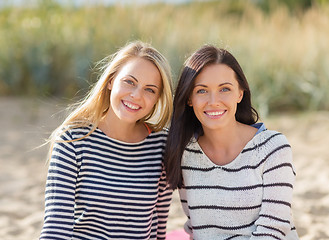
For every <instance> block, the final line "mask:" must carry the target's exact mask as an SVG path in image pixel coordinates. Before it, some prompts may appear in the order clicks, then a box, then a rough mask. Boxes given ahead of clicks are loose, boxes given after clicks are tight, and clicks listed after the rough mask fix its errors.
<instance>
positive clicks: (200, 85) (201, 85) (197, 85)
mask: <svg viewBox="0 0 329 240" xmlns="http://www.w3.org/2000/svg"><path fill="white" fill-rule="evenodd" d="M226 84H229V85H232V86H233V84H232V83H230V82H224V83H221V84H219V85H218V87H221V86H223V85H226ZM194 87H208V86H207V85H204V84H196V85H195V86H194Z"/></svg>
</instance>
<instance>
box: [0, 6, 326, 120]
mask: <svg viewBox="0 0 329 240" xmlns="http://www.w3.org/2000/svg"><path fill="white" fill-rule="evenodd" d="M40 2H42V3H41V4H40V5H38V6H37V7H30V8H23V7H21V8H18V7H15V8H12V7H11V8H8V7H7V8H2V9H0V49H1V51H0V95H26V96H41V97H49V96H54V95H55V96H60V97H66V98H72V97H73V96H75V95H76V93H77V92H78V91H80V94H83V93H85V92H86V90H88V88H89V85H90V84H91V83H93V82H95V80H96V78H97V74H95V71H94V69H93V67H94V66H95V63H96V61H99V60H101V59H102V58H104V57H106V56H107V55H109V54H112V53H113V52H114V51H116V50H117V49H118V48H119V47H121V46H123V45H124V44H125V43H127V42H129V41H132V40H135V39H141V40H143V41H147V42H151V43H152V44H153V46H155V47H156V48H157V49H159V50H160V51H161V52H162V53H163V54H164V55H165V56H166V57H167V58H168V59H169V61H170V63H171V66H172V70H173V74H174V79H175V81H177V76H178V75H179V72H180V69H181V66H182V63H183V62H184V60H185V58H186V56H187V55H189V54H190V53H191V52H193V51H194V50H196V49H197V48H199V47H200V46H201V45H203V44H205V43H212V44H216V45H217V46H219V47H224V48H227V49H228V50H230V51H231V52H232V53H233V54H234V55H235V56H236V57H237V59H238V60H239V62H240V63H241V65H242V68H243V69H244V71H245V73H246V76H247V79H248V80H249V82H250V86H251V89H252V93H253V102H254V105H255V107H256V108H257V109H259V110H260V112H261V114H262V115H264V114H267V113H269V112H271V113H276V112H281V111H303V110H329V41H328V39H329V5H328V1H325V0H319V1H307V0H303V1H294V0H290V1H282V0H281V1H279V0H278V1H275V4H273V2H274V1H238V0H231V1H225V0H222V1H209V2H204V3H201V2H192V3H189V4H182V5H167V4H151V5H125V6H122V5H115V6H110V7H104V6H93V7H90V6H89V7H83V8H73V7H63V6H59V5H57V4H54V3H53V2H52V1H49V0H48V1H40ZM266 2H271V3H272V5H271V6H269V5H268V4H265V3H266ZM282 2H284V3H285V4H283V3H282ZM299 3H300V5H298V4H299Z"/></svg>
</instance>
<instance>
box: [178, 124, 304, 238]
mask: <svg viewBox="0 0 329 240" xmlns="http://www.w3.org/2000/svg"><path fill="white" fill-rule="evenodd" d="M182 171H183V179H184V184H185V186H184V188H182V189H180V190H179V193H180V197H181V202H182V205H183V209H184V212H185V213H186V215H187V216H188V221H187V222H186V224H185V230H186V231H187V232H188V233H190V234H191V237H193V239H197V240H199V239H201V240H203V239H211V240H217V239H218V240H219V239H220V240H224V239H225V240H228V239H234V240H246V239H248V240H251V239H262V240H265V239H269V240H273V239H282V240H283V239H289V240H290V239H291V240H292V239H294V240H296V239H298V236H297V233H296V229H295V227H294V225H293V223H292V216H291V201H292V191H293V184H294V180H295V175H296V174H295V171H294V167H293V165H292V152H291V147H290V145H289V143H288V141H287V139H286V138H285V136H284V135H282V134H281V133H278V132H275V131H269V130H265V131H262V132H260V133H258V134H257V135H255V136H254V137H253V139H252V140H250V141H249V142H248V143H247V145H246V146H245V147H244V149H243V150H242V152H241V153H240V154H239V155H238V156H237V157H236V159H234V160H233V161H232V162H230V163H229V164H226V165H224V166H219V165H216V164H214V163H213V162H212V161H211V160H210V159H209V158H208V157H207V156H206V155H205V154H204V153H203V151H202V149H201V147H200V146H199V144H198V143H197V141H195V139H194V141H192V142H191V143H190V144H189V145H188V146H187V148H186V150H185V151H184V154H183V158H182Z"/></svg>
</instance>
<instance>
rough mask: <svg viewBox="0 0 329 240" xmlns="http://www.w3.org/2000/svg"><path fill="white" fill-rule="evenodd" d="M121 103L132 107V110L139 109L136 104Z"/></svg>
mask: <svg viewBox="0 0 329 240" xmlns="http://www.w3.org/2000/svg"><path fill="white" fill-rule="evenodd" d="M123 104H124V105H125V106H127V107H129V108H131V109H133V110H137V109H139V107H138V106H135V105H132V104H130V103H128V102H123Z"/></svg>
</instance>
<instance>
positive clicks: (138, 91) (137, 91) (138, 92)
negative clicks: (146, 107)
mask: <svg viewBox="0 0 329 240" xmlns="http://www.w3.org/2000/svg"><path fill="white" fill-rule="evenodd" d="M130 96H131V97H132V98H134V99H140V98H141V97H142V90H141V89H139V88H135V89H134V90H133V91H132V92H131V93H130Z"/></svg>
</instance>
